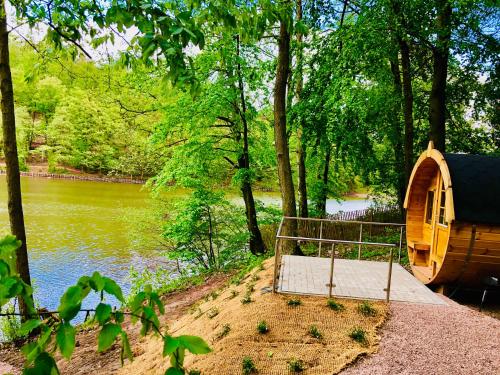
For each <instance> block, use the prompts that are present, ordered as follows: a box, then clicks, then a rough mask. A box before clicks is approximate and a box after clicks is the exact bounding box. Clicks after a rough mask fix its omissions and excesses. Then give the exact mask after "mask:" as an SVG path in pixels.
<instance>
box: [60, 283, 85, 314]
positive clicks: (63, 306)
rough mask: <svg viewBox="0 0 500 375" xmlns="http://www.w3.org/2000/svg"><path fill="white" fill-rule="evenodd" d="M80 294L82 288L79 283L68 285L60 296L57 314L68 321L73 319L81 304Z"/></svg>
mask: <svg viewBox="0 0 500 375" xmlns="http://www.w3.org/2000/svg"><path fill="white" fill-rule="evenodd" d="M82 295H83V289H82V287H81V286H79V285H74V286H70V287H69V288H68V290H66V293H64V294H63V296H62V297H61V303H60V305H59V309H58V310H59V316H60V317H61V318H62V319H64V320H66V321H70V320H71V319H73V318H74V317H75V316H76V315H77V314H78V312H79V311H80V308H81V306H82Z"/></svg>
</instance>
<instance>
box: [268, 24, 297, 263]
mask: <svg viewBox="0 0 500 375" xmlns="http://www.w3.org/2000/svg"><path fill="white" fill-rule="evenodd" d="M289 68H290V33H289V31H288V29H287V25H286V23H285V21H284V20H281V21H280V33H279V39H278V64H277V69H276V81H275V84H274V147H275V149H276V158H277V163H278V178H279V183H280V190H281V199H282V209H283V215H284V216H292V217H296V216H297V208H296V206H295V191H294V187H293V179H292V168H291V166H290V155H289V148H288V137H287V132H286V130H287V129H286V98H287V95H286V88H287V79H288V74H289ZM283 232H284V234H286V235H288V236H296V235H297V221H296V220H290V221H288V222H287V225H285V226H284V228H283ZM293 253H294V254H301V253H302V252H301V250H300V248H299V247H298V246H297V245H294V246H293Z"/></svg>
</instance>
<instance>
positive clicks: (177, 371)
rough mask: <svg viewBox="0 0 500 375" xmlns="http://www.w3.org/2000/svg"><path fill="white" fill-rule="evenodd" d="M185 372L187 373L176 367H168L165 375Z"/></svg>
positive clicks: (180, 374)
mask: <svg viewBox="0 0 500 375" xmlns="http://www.w3.org/2000/svg"><path fill="white" fill-rule="evenodd" d="M184 374H185V372H184V371H182V370H180V369H178V368H175V367H170V368H169V369H167V371H165V375H184Z"/></svg>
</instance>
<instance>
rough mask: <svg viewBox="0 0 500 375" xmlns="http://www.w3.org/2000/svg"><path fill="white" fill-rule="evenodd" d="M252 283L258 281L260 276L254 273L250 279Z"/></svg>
mask: <svg viewBox="0 0 500 375" xmlns="http://www.w3.org/2000/svg"><path fill="white" fill-rule="evenodd" d="M251 280H252V282H256V281H259V280H260V276H259V275H257V274H256V273H254V274H253V275H252V278H251Z"/></svg>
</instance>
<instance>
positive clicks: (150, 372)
mask: <svg viewBox="0 0 500 375" xmlns="http://www.w3.org/2000/svg"><path fill="white" fill-rule="evenodd" d="M273 269H274V267H273V263H272V259H271V260H268V261H266V262H264V264H263V268H262V269H259V268H258V269H255V270H254V271H253V272H252V273H251V274H250V275H248V276H247V278H246V279H245V280H244V281H243V282H242V283H241V284H240V285H232V286H230V287H228V288H225V289H223V290H219V291H217V292H218V293H217V294H213V295H212V296H211V298H210V299H208V300H206V301H200V303H198V304H196V305H195V306H194V307H193V308H192V309H191V310H190V313H189V314H186V315H184V316H183V317H181V318H180V319H178V320H176V321H175V322H174V323H173V324H172V325H171V327H170V332H171V334H172V335H174V336H178V335H185V334H188V335H196V336H200V337H203V338H204V339H205V340H207V341H208V342H209V344H210V346H211V348H212V350H213V351H212V353H209V354H206V355H196V356H194V355H191V354H189V353H188V354H186V359H185V365H186V367H187V368H188V369H189V370H198V371H201V373H202V374H206V375H215V374H216V375H238V374H242V372H243V371H242V365H243V362H244V361H245V358H251V360H252V361H253V363H254V365H255V367H256V369H257V371H258V373H259V374H262V375H288V374H290V373H291V372H290V363H292V362H293V361H300V363H302V367H303V369H302V371H301V373H302V374H304V375H307V374H310V375H331V374H332V373H337V372H338V371H340V369H342V368H343V367H345V366H346V365H348V364H349V363H351V362H352V361H353V360H355V359H356V358H357V357H358V356H362V355H367V354H370V353H373V352H375V351H376V349H377V345H378V342H379V339H380V338H379V335H378V328H379V327H380V326H381V325H382V324H383V322H384V321H385V319H386V316H387V310H388V306H387V304H386V303H385V302H382V301H372V302H370V303H367V304H363V302H362V301H360V300H350V299H340V298H339V299H337V300H336V301H337V302H338V303H341V304H342V305H343V309H342V310H341V311H335V310H333V309H331V308H329V307H328V306H327V298H326V297H324V296H293V295H283V294H273V293H271V288H270V284H271V282H272V275H273ZM291 300H295V301H296V305H290V304H289V302H290V301H291ZM360 305H362V306H370V307H371V308H373V311H372V313H370V314H367V315H364V314H362V313H360V312H359V310H358V309H359V306H360ZM259 322H265V325H266V328H267V331H266V333H259V332H258V331H257V326H258V324H259ZM311 327H315V330H316V332H317V333H318V335H317V336H312V335H311V333H310V330H311ZM354 330H357V331H360V332H362V334H363V337H364V338H363V339H361V340H362V341H363V342H357V341H355V340H353V339H352V338H351V337H350V334H352V332H353V331H354ZM162 349H163V342H162V341H161V340H160V339H157V340H155V339H150V340H148V341H147V342H146V343H145V344H144V345H143V346H142V350H141V352H142V351H143V353H142V354H141V356H139V357H137V358H136V359H135V360H134V362H132V363H128V364H127V365H126V366H125V367H123V368H122V369H120V370H119V374H122V375H128V374H144V375H163V374H164V373H165V370H166V368H167V367H168V361H167V360H165V358H163V357H162Z"/></svg>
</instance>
